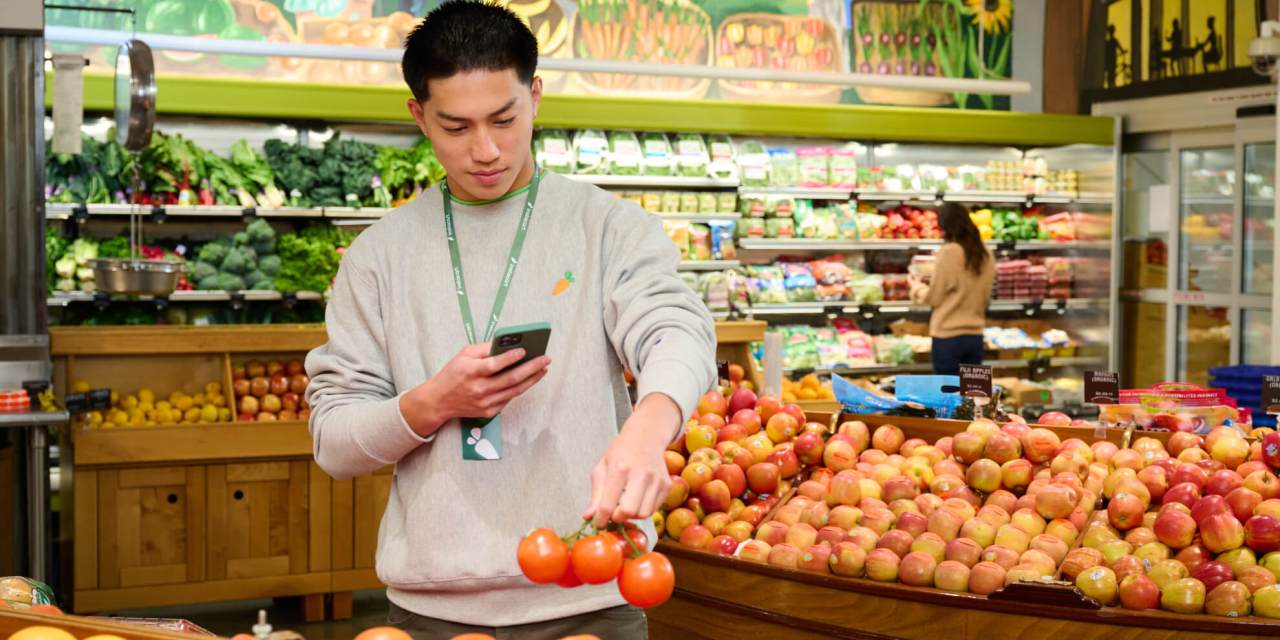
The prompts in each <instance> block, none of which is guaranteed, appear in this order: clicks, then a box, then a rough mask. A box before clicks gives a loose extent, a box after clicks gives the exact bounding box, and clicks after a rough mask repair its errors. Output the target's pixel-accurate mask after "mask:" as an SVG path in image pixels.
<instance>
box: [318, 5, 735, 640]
mask: <svg viewBox="0 0 1280 640" xmlns="http://www.w3.org/2000/svg"><path fill="white" fill-rule="evenodd" d="M536 63H537V43H536V41H535V40H534V37H533V35H532V34H531V33H530V32H529V29H528V28H527V27H526V26H525V25H524V24H523V23H522V22H520V20H519V19H518V18H516V17H515V15H513V14H512V13H510V12H509V11H507V10H506V9H502V8H498V7H495V6H493V5H486V4H482V3H479V2H470V1H467V2H463V1H458V2H448V3H445V4H443V5H442V6H440V7H439V8H438V9H436V10H435V11H433V12H431V14H430V15H428V16H427V18H426V19H425V20H424V21H423V22H422V24H420V25H419V26H418V27H417V28H416V29H415V30H414V31H413V32H412V33H411V34H410V36H409V38H408V40H407V42H406V43H405V52H404V58H403V63H402V67H403V71H404V77H405V81H406V82H407V83H408V85H409V88H410V89H411V90H412V92H413V99H412V100H410V101H409V104H408V107H409V111H410V113H411V114H412V115H413V119H414V120H415V121H416V122H417V123H418V126H419V128H420V129H421V130H422V132H423V134H424V135H426V136H427V137H428V138H430V140H431V142H432V144H433V146H434V147H435V152H436V154H437V156H438V157H439V159H440V162H441V163H442V164H443V165H444V166H445V168H446V169H447V171H448V179H447V185H443V186H442V187H441V188H436V189H432V190H430V191H428V192H426V193H424V194H422V195H421V196H420V197H419V198H417V199H416V200H414V201H413V202H411V203H409V204H407V205H404V206H402V207H400V208H398V209H396V210H395V211H392V212H391V213H390V214H388V215H387V216H386V217H385V218H384V219H383V220H381V221H379V222H378V223H377V224H374V225H373V226H371V227H370V228H369V229H367V230H366V231H364V233H362V234H361V235H360V236H359V238H357V239H356V241H355V242H354V243H352V245H351V247H350V248H349V250H348V251H347V252H346V253H345V254H344V256H343V260H342V267H341V269H340V270H339V273H338V277H337V279H336V280H335V282H334V285H333V295H332V299H331V300H330V303H329V307H328V312H327V316H326V323H327V329H328V334H329V342H328V343H327V344H325V345H324V346H322V347H320V348H318V349H316V350H315V351H313V352H311V354H310V355H309V356H308V358H307V371H308V373H309V374H310V375H311V386H310V387H309V388H308V391H307V397H308V400H309V402H310V403H311V406H312V408H313V409H312V417H311V431H312V435H313V438H314V440H315V456H316V461H317V463H318V464H319V465H320V466H321V467H322V468H324V469H325V470H326V471H327V472H329V473H330V474H332V475H333V476H335V477H338V478H350V477H353V476H358V475H362V474H366V473H370V472H372V471H373V470H375V469H378V468H381V467H384V466H386V465H391V464H394V465H395V479H394V482H393V484H392V489H391V496H390V500H389V503H388V505H387V510H386V513H385V514H384V515H383V518H382V524H381V530H380V531H379V534H378V552H377V570H378V577H379V578H380V579H381V580H382V581H383V582H384V583H386V584H387V586H388V589H387V597H388V599H389V600H390V601H391V605H392V606H391V614H390V621H391V622H392V623H393V624H396V625H399V626H401V627H403V628H405V629H406V630H408V631H410V632H411V633H413V634H414V635H415V637H417V638H437V637H439V638H448V637H451V636H452V635H454V634H457V633H461V632H464V631H472V630H479V631H483V632H487V633H490V634H491V635H500V637H529V638H543V637H550V638H556V637H560V636H562V635H568V634H570V633H596V634H598V635H605V636H606V637H608V638H611V639H612V638H645V637H647V636H646V629H645V622H644V617H643V614H642V613H640V612H639V611H638V610H636V609H633V608H630V607H626V606H623V601H622V599H621V598H620V596H619V594H618V590H617V587H616V585H614V584H611V583H607V584H604V585H600V586H596V587H579V588H577V589H571V590H570V589H562V588H559V587H556V586H535V585H533V584H532V583H530V582H529V581H528V580H526V579H525V578H524V577H523V576H522V575H521V573H520V569H519V567H518V565H517V563H516V554H515V551H516V546H517V543H518V541H519V539H520V537H521V536H522V535H524V534H526V533H527V532H528V531H530V530H531V529H533V528H536V527H543V526H545V527H550V528H552V529H555V530H558V531H561V532H570V531H574V530H576V529H578V526H579V524H580V523H581V522H582V520H583V519H584V518H589V519H593V520H594V521H595V524H596V525H599V526H603V525H605V524H606V523H607V522H608V521H609V520H613V521H622V520H627V519H637V518H638V519H643V521H642V523H641V524H642V526H643V527H644V528H645V529H646V530H647V531H648V532H649V535H650V539H651V540H653V539H654V535H653V529H652V523H651V522H650V521H649V520H648V517H649V516H650V515H651V514H652V513H653V511H654V510H655V509H656V508H657V506H658V505H659V504H661V502H662V500H663V499H664V498H665V497H666V494H667V489H668V488H669V478H668V474H667V471H666V466H665V464H664V462H663V458H662V452H663V450H664V449H665V448H666V446H667V445H668V444H669V443H670V442H671V441H672V439H673V438H674V437H676V436H677V435H678V433H679V430H680V425H681V424H682V423H683V421H684V420H686V419H687V418H688V416H689V415H690V414H691V413H692V411H693V408H694V406H695V405H696V403H697V401H698V398H699V397H700V396H701V394H702V393H703V392H705V391H706V390H708V389H710V388H711V387H712V385H713V384H714V383H715V366H714V353H715V331H714V324H713V323H712V321H711V318H710V316H709V314H708V312H707V311H706V309H705V307H704V306H703V304H702V302H701V301H700V300H699V299H698V297H697V296H695V295H694V293H693V292H692V291H691V290H690V289H689V288H688V287H687V286H686V285H684V284H683V283H682V282H681V281H680V280H679V278H678V277H677V275H676V266H677V264H678V261H679V256H678V253H677V251H676V249H675V247H674V246H673V245H672V244H671V242H670V241H669V240H668V239H667V237H666V234H665V233H663V231H662V228H661V225H660V223H659V221H658V219H657V218H656V217H654V216H652V215H651V214H648V213H645V212H644V211H642V210H641V209H639V208H638V207H635V206H634V205H632V204H628V203H624V202H622V201H620V200H618V199H616V198H614V197H613V196H611V195H610V194H608V193H606V192H604V191H601V190H599V189H596V188H594V187H590V186H586V185H580V184H578V183H575V182H573V181H570V180H567V179H565V178H563V177H560V176H557V175H554V174H551V173H545V172H540V171H538V170H537V169H536V167H535V165H534V159H533V155H532V152H531V144H530V141H531V139H532V135H533V119H534V116H535V115H536V114H537V110H538V104H539V101H540V99H541V96H542V83H541V81H540V80H539V79H538V78H537V77H536V76H535V75H534V71H535V66H536ZM451 229H452V232H450V230H451ZM509 267H512V268H514V272H513V274H509V273H508V268H509ZM508 277H509V278H510V280H509V286H504V285H503V281H504V280H505V279H507V278H508ZM490 309H492V311H490ZM472 314H475V315H474V318H473V317H472ZM481 314H483V315H481ZM535 322H547V323H549V324H550V325H551V327H552V335H551V339H550V344H549V347H548V350H547V355H546V356H544V357H538V358H535V359H533V360H532V361H530V362H528V363H526V364H522V365H519V366H516V367H514V368H510V369H508V367H509V366H510V365H512V364H513V363H515V362H517V360H519V359H520V358H521V357H522V356H523V355H524V354H523V352H522V351H520V350H517V351H514V352H511V353H507V354H504V355H500V356H497V357H489V353H490V350H489V344H488V343H487V342H488V340H489V339H490V338H491V336H492V334H493V330H494V329H496V328H498V327H510V326H515V325H523V324H529V323H535ZM552 363H554V364H552ZM624 367H625V368H628V369H630V370H631V371H633V372H635V374H636V378H637V387H638V398H639V400H638V402H637V404H636V406H635V408H634V412H633V411H632V407H631V405H630V402H629V398H628V394H627V389H626V385H625V383H624V381H623V369H624ZM493 417H496V419H495V420H493V421H492V422H487V423H486V422H485V419H488V418H493ZM462 418H468V419H473V420H468V424H467V427H466V429H465V430H464V429H463V428H462V427H460V424H459V419H462ZM477 418H478V419H479V421H476V420H474V419H477ZM477 425H482V426H477ZM464 431H465V433H464ZM477 452H481V453H488V454H492V453H496V454H498V455H499V456H500V459H497V460H478V459H475V458H484V457H488V456H487V455H479V456H477V455H473V454H475V453H477ZM583 614H586V615H583ZM499 629H501V634H499V633H497V631H498V630H499Z"/></svg>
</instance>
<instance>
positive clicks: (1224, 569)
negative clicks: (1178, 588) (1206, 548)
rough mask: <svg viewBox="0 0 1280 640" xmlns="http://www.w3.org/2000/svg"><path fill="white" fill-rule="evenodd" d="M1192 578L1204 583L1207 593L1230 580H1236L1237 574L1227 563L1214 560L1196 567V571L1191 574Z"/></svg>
mask: <svg viewBox="0 0 1280 640" xmlns="http://www.w3.org/2000/svg"><path fill="white" fill-rule="evenodd" d="M1191 577H1192V578H1195V579H1196V580H1199V581H1200V582H1202V583H1203V584H1204V588H1205V590H1206V591H1212V590H1213V588H1214V587H1216V586H1218V585H1220V584H1222V583H1224V582H1227V581H1228V580H1234V579H1235V573H1234V572H1232V571H1231V567H1228V566H1227V565H1226V564H1225V563H1222V562H1218V561H1216V560H1213V561H1210V562H1206V563H1204V564H1202V565H1200V566H1199V567H1196V570H1195V571H1192V572H1191Z"/></svg>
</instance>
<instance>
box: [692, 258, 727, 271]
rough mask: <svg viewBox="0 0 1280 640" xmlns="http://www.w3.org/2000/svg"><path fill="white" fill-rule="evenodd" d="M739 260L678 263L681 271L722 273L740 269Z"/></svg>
mask: <svg viewBox="0 0 1280 640" xmlns="http://www.w3.org/2000/svg"><path fill="white" fill-rule="evenodd" d="M741 266H742V262H741V261H739V260H685V261H683V262H681V263H680V267H679V269H680V270H681V271H723V270H725V269H734V268H737V267H741Z"/></svg>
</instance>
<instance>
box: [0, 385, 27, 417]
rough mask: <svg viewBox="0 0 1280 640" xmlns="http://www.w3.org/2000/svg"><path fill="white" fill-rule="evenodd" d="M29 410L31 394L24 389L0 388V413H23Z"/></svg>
mask: <svg viewBox="0 0 1280 640" xmlns="http://www.w3.org/2000/svg"><path fill="white" fill-rule="evenodd" d="M30 410H31V395H30V394H28V393H27V391H26V390H25V389H0V413H25V412H27V411H30Z"/></svg>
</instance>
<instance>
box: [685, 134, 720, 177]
mask: <svg viewBox="0 0 1280 640" xmlns="http://www.w3.org/2000/svg"><path fill="white" fill-rule="evenodd" d="M730 148H731V149H732V146H731V147H730ZM730 153H731V154H732V151H730ZM675 156H676V173H677V174H678V175H682V176H689V177H691V178H703V177H706V176H707V174H708V165H709V164H710V163H711V159H710V158H709V157H708V155H707V144H706V143H705V142H703V140H702V136H701V135H699V134H696V133H678V134H676V149H675Z"/></svg>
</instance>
